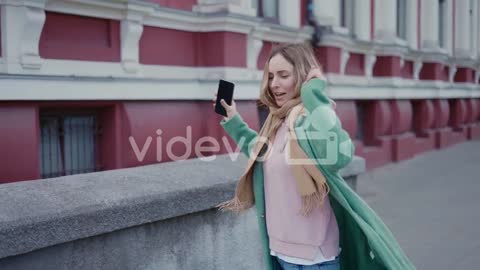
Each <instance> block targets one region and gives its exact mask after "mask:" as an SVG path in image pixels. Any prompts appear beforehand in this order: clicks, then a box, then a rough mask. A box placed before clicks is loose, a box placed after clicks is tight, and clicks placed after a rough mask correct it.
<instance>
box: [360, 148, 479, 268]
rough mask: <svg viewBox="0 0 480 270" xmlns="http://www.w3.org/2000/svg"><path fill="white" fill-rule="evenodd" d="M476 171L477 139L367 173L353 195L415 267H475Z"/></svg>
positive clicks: (477, 163)
mask: <svg viewBox="0 0 480 270" xmlns="http://www.w3.org/2000/svg"><path fill="white" fill-rule="evenodd" d="M479 169H480V142H479V141H470V142H464V143H461V144H457V145H454V146H451V147H449V148H446V149H441V150H439V151H432V152H427V153H424V154H421V155H419V156H417V157H415V158H413V159H411V160H407V161H402V162H399V163H395V164H390V165H387V166H385V167H382V168H379V169H376V170H372V171H370V172H367V173H366V174H364V175H362V176H360V177H359V179H358V193H359V194H360V195H361V196H362V197H363V198H365V200H366V201H367V202H368V204H369V205H370V206H371V207H372V208H373V209H374V210H375V211H376V212H377V213H378V214H379V215H380V216H381V217H382V219H383V220H384V221H385V223H386V224H387V225H388V226H389V227H390V229H391V230H392V231H393V233H394V235H395V236H396V237H397V239H398V241H399V243H400V245H401V246H402V247H403V248H404V250H405V252H406V253H407V255H408V256H409V258H410V259H411V260H412V262H413V263H414V265H415V266H416V267H417V269H420V270H452V269H478V267H479V265H480V256H479V254H480V236H479V234H478V232H479V228H480V226H479V224H480V209H479V206H480V176H479V175H480V174H479Z"/></svg>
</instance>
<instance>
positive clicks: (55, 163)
mask: <svg viewBox="0 0 480 270" xmlns="http://www.w3.org/2000/svg"><path fill="white" fill-rule="evenodd" d="M99 136H100V127H99V125H98V121H97V116H96V114H95V113H91V114H88V113H71V114H59V113H41V114H40V162H41V164H40V168H41V177H42V178H50V177H58V176H63V175H71V174H78V173H87V172H94V171H98V170H100V168H101V166H100V165H99V149H98V148H99V143H98V142H99Z"/></svg>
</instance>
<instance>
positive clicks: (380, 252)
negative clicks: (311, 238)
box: [221, 78, 415, 270]
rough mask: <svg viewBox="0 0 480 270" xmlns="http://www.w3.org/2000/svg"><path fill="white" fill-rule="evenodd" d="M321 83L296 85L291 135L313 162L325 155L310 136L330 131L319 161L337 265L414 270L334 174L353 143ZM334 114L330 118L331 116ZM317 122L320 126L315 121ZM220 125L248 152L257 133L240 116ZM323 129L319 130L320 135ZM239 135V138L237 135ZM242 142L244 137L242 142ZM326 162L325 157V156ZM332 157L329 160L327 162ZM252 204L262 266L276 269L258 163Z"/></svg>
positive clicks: (382, 226)
mask: <svg viewBox="0 0 480 270" xmlns="http://www.w3.org/2000/svg"><path fill="white" fill-rule="evenodd" d="M324 89H325V81H323V80H320V79H316V78H315V79H312V80H310V81H308V82H307V83H305V84H304V85H303V86H302V89H301V99H302V103H303V105H304V107H305V109H306V114H305V116H301V117H299V118H298V119H297V120H296V121H295V134H296V135H297V137H298V138H306V139H298V142H299V144H300V146H301V147H302V149H303V150H304V151H305V153H306V154H307V155H308V157H309V158H311V159H314V160H317V159H320V158H322V159H324V160H325V158H326V157H327V155H326V154H327V153H326V151H327V147H326V143H325V140H323V142H324V143H320V141H316V140H315V139H314V138H312V137H313V136H312V135H310V134H313V133H311V132H312V131H317V132H320V133H319V134H333V135H334V137H336V145H334V146H335V147H334V148H333V149H334V150H335V151H333V152H332V150H331V149H332V148H331V147H329V148H328V149H329V152H328V154H334V155H336V159H330V161H329V162H318V165H317V167H318V168H319V169H320V170H321V172H322V173H323V175H324V176H325V178H326V179H327V183H328V185H329V187H330V193H329V196H328V197H329V199H330V203H331V206H332V209H333V211H334V213H335V217H336V219H337V223H338V226H339V233H340V247H341V248H342V251H341V253H340V265H341V269H342V270H376V269H395V270H397V269H398V270H409V269H415V266H414V265H413V264H412V263H411V262H410V260H409V259H408V257H407V256H406V255H405V254H404V252H403V250H402V249H401V247H400V246H399V245H398V243H397V241H396V239H395V237H394V236H393V234H392V233H391V232H390V230H389V229H388V228H387V226H386V225H385V224H384V223H383V221H382V220H381V219H380V217H379V216H378V215H377V214H376V213H375V212H374V211H373V210H372V209H371V208H370V207H369V206H368V205H367V204H366V203H365V201H363V200H362V198H360V197H359V196H358V195H357V194H356V193H355V191H353V190H352V189H351V188H350V187H349V186H348V184H347V183H346V182H345V181H344V180H343V178H342V177H341V176H340V174H339V170H340V169H341V168H343V167H345V166H346V165H347V164H348V163H349V162H350V161H351V160H352V158H353V152H354V151H353V150H354V144H353V143H352V141H351V139H350V138H349V136H348V133H347V132H346V131H345V130H343V129H342V126H341V123H340V120H339V119H338V117H337V116H336V115H335V113H334V111H333V110H332V108H331V106H330V102H329V99H328V98H327V97H326V95H325V93H324ZM332 115H333V116H332ZM320 124H321V125H320ZM221 125H222V126H223V128H224V129H225V131H226V132H227V133H228V134H229V135H230V136H231V137H232V139H233V140H234V141H235V142H236V143H237V144H238V145H239V147H240V148H241V151H242V152H243V153H244V154H246V155H247V156H248V155H249V153H250V150H251V147H252V146H253V144H254V142H255V141H256V139H257V137H258V134H257V132H255V131H254V130H252V129H250V128H249V127H248V126H247V124H246V123H245V122H244V121H243V120H242V118H241V117H240V115H238V114H237V115H235V116H234V117H232V118H231V119H230V120H228V121H225V120H222V121H221ZM322 132H323V133H322ZM242 138H243V139H242ZM242 140H243V141H242ZM327 160H328V159H327ZM332 160H333V161H335V162H334V163H333V162H331V161H332ZM254 166H255V167H254V175H253V181H254V195H255V208H256V210H257V218H258V224H259V229H260V236H261V242H262V246H263V255H264V257H265V261H266V269H267V270H276V269H281V267H280V265H279V264H278V262H277V261H276V259H275V257H273V256H271V255H270V247H269V239H268V233H267V226H266V221H265V194H264V178H263V165H262V162H261V161H257V162H256V164H255V165H254Z"/></svg>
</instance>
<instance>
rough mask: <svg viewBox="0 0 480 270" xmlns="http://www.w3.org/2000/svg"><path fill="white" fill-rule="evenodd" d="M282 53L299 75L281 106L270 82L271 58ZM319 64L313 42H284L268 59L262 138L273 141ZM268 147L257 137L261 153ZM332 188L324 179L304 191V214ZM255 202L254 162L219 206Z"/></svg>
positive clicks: (240, 208) (238, 208) (225, 207)
mask: <svg viewBox="0 0 480 270" xmlns="http://www.w3.org/2000/svg"><path fill="white" fill-rule="evenodd" d="M278 54H279V55H281V56H283V57H284V58H285V60H287V61H288V62H289V63H290V64H291V65H292V66H293V76H294V78H295V89H294V97H293V98H292V99H290V100H288V101H287V102H285V104H283V105H282V106H281V107H280V106H278V105H277V103H276V102H275V99H274V98H273V96H272V93H271V91H270V88H269V85H268V84H269V82H268V81H269V80H268V73H269V62H270V60H271V59H272V58H273V57H274V56H276V55H278ZM315 67H318V68H320V65H319V64H318V62H317V59H316V58H315V54H314V52H313V49H312V47H311V45H310V44H309V43H283V44H279V45H277V46H275V47H274V48H273V49H272V50H271V52H270V54H269V56H268V58H267V61H266V62H265V67H264V70H263V80H262V82H261V85H260V87H261V88H260V100H259V102H258V103H259V105H263V106H267V107H268V108H269V110H270V112H269V114H268V117H267V119H266V120H265V123H264V124H263V126H262V128H261V130H260V132H259V138H267V139H268V141H270V142H272V141H273V137H274V136H275V134H276V133H277V131H278V128H279V127H280V126H281V124H282V122H283V121H284V119H285V118H286V117H287V116H288V114H289V113H290V112H291V111H292V109H293V108H294V107H295V106H297V105H299V104H300V103H301V102H302V101H301V98H300V91H301V87H302V84H303V82H304V81H305V80H306V78H307V75H308V73H309V72H310V70H311V69H312V68H315ZM266 148H268V146H267V144H266V143H265V141H264V140H257V142H256V144H255V145H254V153H255V155H257V156H258V155H262V154H261V153H265V152H268V151H264V150H265V149H266ZM328 192H329V187H328V185H327V183H326V181H325V180H324V179H323V180H321V182H320V183H319V184H318V185H317V186H316V191H314V193H312V194H308V195H305V196H303V195H302V209H301V213H302V215H303V214H309V213H310V211H311V210H312V209H313V207H315V206H316V205H319V206H321V205H322V204H323V199H324V198H325V196H326V194H328ZM253 204H254V193H253V166H250V167H247V171H246V172H245V173H244V175H243V176H242V177H241V178H240V181H239V182H238V184H237V187H236V189H235V196H234V198H233V199H231V200H229V201H226V202H224V203H221V204H219V205H218V207H219V208H220V209H222V210H231V211H235V212H241V211H243V210H246V209H248V208H250V207H252V206H253Z"/></svg>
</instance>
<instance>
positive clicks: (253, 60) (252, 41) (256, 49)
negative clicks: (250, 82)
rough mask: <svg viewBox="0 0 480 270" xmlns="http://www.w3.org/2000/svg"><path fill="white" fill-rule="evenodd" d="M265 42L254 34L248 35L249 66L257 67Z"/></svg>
mask: <svg viewBox="0 0 480 270" xmlns="http://www.w3.org/2000/svg"><path fill="white" fill-rule="evenodd" d="M262 46H263V42H262V40H261V39H258V38H256V37H254V36H253V35H252V34H251V35H248V37H247V68H249V69H255V70H256V69H257V60H258V56H259V55H260V51H261V50H262Z"/></svg>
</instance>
